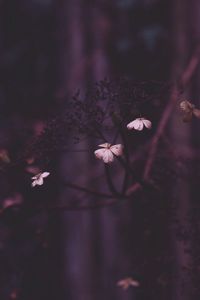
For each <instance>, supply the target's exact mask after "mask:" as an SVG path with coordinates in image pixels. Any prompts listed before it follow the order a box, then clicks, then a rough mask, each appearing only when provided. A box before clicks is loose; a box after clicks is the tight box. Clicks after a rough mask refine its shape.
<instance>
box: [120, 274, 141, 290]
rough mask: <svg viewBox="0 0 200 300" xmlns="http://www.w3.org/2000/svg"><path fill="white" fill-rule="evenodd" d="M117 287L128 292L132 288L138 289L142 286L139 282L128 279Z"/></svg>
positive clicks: (121, 281) (123, 280)
mask: <svg viewBox="0 0 200 300" xmlns="http://www.w3.org/2000/svg"><path fill="white" fill-rule="evenodd" d="M117 285H118V286H119V287H121V288H122V289H124V290H127V289H128V288H129V287H130V286H134V287H138V286H139V285H140V284H139V282H138V281H137V280H135V279H133V278H131V277H127V278H124V279H122V280H119V281H118V282H117Z"/></svg>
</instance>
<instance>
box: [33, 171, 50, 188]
mask: <svg viewBox="0 0 200 300" xmlns="http://www.w3.org/2000/svg"><path fill="white" fill-rule="evenodd" d="M49 175H50V173H49V172H43V173H39V174H37V175H35V176H33V177H31V179H33V182H32V184H31V185H32V187H34V186H36V185H42V184H43V183H44V180H43V179H44V178H45V177H47V176H49Z"/></svg>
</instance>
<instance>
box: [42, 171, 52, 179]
mask: <svg viewBox="0 0 200 300" xmlns="http://www.w3.org/2000/svg"><path fill="white" fill-rule="evenodd" d="M49 175H50V173H49V172H43V173H42V174H41V176H42V178H45V177H47V176H49Z"/></svg>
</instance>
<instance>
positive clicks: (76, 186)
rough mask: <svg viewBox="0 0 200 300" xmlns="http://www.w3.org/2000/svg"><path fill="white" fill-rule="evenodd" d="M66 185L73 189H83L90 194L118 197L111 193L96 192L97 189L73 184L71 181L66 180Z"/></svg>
mask: <svg viewBox="0 0 200 300" xmlns="http://www.w3.org/2000/svg"><path fill="white" fill-rule="evenodd" d="M64 185H65V186H67V187H69V188H71V189H73V190H77V191H82V192H84V193H87V194H90V195H95V196H97V197H104V198H116V195H115V196H114V195H111V194H106V193H100V192H96V191H93V190H90V189H88V188H86V187H82V186H79V185H77V184H73V183H70V182H65V183H64Z"/></svg>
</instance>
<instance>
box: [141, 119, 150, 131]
mask: <svg viewBox="0 0 200 300" xmlns="http://www.w3.org/2000/svg"><path fill="white" fill-rule="evenodd" d="M142 122H143V124H144V126H145V127H146V128H148V129H151V126H152V123H151V121H149V120H147V119H143V121H142Z"/></svg>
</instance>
